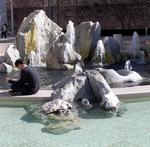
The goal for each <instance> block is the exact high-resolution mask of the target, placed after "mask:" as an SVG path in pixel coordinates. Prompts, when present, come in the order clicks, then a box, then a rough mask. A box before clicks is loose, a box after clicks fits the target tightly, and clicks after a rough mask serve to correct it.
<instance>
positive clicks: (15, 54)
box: [4, 45, 20, 66]
mask: <svg viewBox="0 0 150 147" xmlns="http://www.w3.org/2000/svg"><path fill="white" fill-rule="evenodd" d="M4 58H5V62H6V63H7V64H9V65H12V66H15V61H16V60H17V59H19V58H20V54H19V51H18V50H17V49H16V48H15V47H14V45H9V46H8V48H7V49H6V51H5V54H4Z"/></svg>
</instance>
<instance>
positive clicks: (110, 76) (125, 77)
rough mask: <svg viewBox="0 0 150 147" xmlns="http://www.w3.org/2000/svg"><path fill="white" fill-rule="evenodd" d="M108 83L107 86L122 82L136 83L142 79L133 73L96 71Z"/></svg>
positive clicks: (111, 70)
mask: <svg viewBox="0 0 150 147" xmlns="http://www.w3.org/2000/svg"><path fill="white" fill-rule="evenodd" d="M97 70H98V71H99V72H100V73H101V74H102V75H103V76H104V78H105V80H106V81H107V82H108V84H115V83H123V82H136V81H140V80H142V79H143V78H142V77H141V76H140V75H139V74H138V73H137V72H135V71H127V70H118V71H115V70H113V69H103V68H98V69H97Z"/></svg>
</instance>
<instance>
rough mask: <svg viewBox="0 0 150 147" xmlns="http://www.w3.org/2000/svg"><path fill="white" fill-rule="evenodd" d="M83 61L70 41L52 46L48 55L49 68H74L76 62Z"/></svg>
mask: <svg viewBox="0 0 150 147" xmlns="http://www.w3.org/2000/svg"><path fill="white" fill-rule="evenodd" d="M79 61H81V56H80V55H79V54H78V53H76V52H75V51H74V49H73V47H72V45H71V44H70V43H68V42H67V41H66V42H65V43H63V42H60V43H56V44H55V46H54V47H52V48H50V49H49V51H48V54H47V56H46V64H47V68H48V69H66V70H70V69H73V67H74V64H75V63H76V62H79Z"/></svg>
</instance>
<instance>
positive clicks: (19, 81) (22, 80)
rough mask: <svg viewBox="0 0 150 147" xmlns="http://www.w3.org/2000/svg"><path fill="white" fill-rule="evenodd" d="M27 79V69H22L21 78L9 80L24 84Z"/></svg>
mask: <svg viewBox="0 0 150 147" xmlns="http://www.w3.org/2000/svg"><path fill="white" fill-rule="evenodd" d="M26 79H27V74H26V71H24V70H22V71H21V74H20V79H19V80H11V79H9V80H8V82H9V83H12V84H13V83H15V84H17V85H24V84H25V83H26Z"/></svg>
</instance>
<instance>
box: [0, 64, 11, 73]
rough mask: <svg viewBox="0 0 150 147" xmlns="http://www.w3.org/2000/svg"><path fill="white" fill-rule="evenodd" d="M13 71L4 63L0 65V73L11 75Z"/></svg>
mask: <svg viewBox="0 0 150 147" xmlns="http://www.w3.org/2000/svg"><path fill="white" fill-rule="evenodd" d="M13 70H14V68H13V67H12V66H11V65H9V64H6V63H1V64H0V73H11V72H12V71H13Z"/></svg>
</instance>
